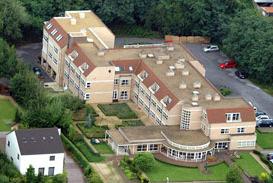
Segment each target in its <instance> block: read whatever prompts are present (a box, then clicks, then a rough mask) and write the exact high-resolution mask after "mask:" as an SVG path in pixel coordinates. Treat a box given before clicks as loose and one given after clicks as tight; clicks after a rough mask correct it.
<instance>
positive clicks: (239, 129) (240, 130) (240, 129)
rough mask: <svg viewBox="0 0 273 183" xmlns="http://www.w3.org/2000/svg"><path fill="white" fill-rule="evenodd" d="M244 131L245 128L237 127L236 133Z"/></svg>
mask: <svg viewBox="0 0 273 183" xmlns="http://www.w3.org/2000/svg"><path fill="white" fill-rule="evenodd" d="M244 132H245V128H237V133H244Z"/></svg>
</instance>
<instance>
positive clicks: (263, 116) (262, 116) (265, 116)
mask: <svg viewBox="0 0 273 183" xmlns="http://www.w3.org/2000/svg"><path fill="white" fill-rule="evenodd" d="M261 119H269V117H268V116H267V115H260V116H258V117H256V121H259V120H261Z"/></svg>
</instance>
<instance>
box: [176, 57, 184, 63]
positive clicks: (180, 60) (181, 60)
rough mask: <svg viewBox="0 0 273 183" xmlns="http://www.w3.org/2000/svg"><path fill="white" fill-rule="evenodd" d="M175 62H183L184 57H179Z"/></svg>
mask: <svg viewBox="0 0 273 183" xmlns="http://www.w3.org/2000/svg"><path fill="white" fill-rule="evenodd" d="M177 62H180V63H183V62H185V59H184V58H179V59H178V61H177Z"/></svg>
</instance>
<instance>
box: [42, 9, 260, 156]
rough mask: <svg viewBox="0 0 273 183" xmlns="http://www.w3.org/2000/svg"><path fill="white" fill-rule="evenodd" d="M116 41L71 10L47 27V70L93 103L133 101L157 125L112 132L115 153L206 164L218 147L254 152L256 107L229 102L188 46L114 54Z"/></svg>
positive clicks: (95, 21) (86, 14) (96, 22)
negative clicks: (151, 154)
mask: <svg viewBox="0 0 273 183" xmlns="http://www.w3.org/2000/svg"><path fill="white" fill-rule="evenodd" d="M114 41H115V36H114V34H113V33H112V32H111V31H110V30H109V29H108V28H107V27H106V26H105V25H104V24H103V23H102V21H101V20H100V19H99V18H98V17H97V16H96V15H95V14H94V13H93V12H91V11H67V12H65V16H64V17H54V18H52V19H51V20H50V21H48V22H45V25H44V38H43V50H42V65H43V66H44V68H45V69H46V70H47V71H48V72H49V73H50V74H51V76H52V77H53V78H54V79H55V81H56V82H57V83H58V84H59V85H60V86H61V87H64V89H69V90H70V91H71V92H72V93H73V94H74V95H76V96H78V97H80V98H81V99H84V100H86V102H87V103H111V102H113V101H124V102H126V101H128V100H132V101H134V102H135V103H136V104H137V105H138V106H139V107H140V108H141V109H142V110H143V111H144V112H145V113H146V114H147V116H148V117H149V119H150V120H151V121H153V122H154V123H155V126H152V127H137V128H120V129H118V130H109V131H107V134H108V135H109V144H111V146H112V148H113V149H114V150H115V151H116V153H117V154H128V153H135V152H140V151H153V152H162V153H163V154H165V155H166V156H168V157H171V158H175V159H178V160H184V161H185V160H186V161H200V160H204V159H205V158H206V156H207V154H213V153H214V151H215V149H216V150H220V149H230V150H246V149H248V150H249V149H254V148H255V142H256V134H255V125H256V122H255V114H254V110H253V108H252V107H251V106H250V105H249V104H248V103H247V102H246V101H244V100H243V99H242V98H225V97H223V96H222V95H221V94H220V93H219V91H218V90H217V89H216V88H215V87H214V86H213V85H212V84H211V83H210V82H209V81H208V80H207V79H206V78H205V74H206V71H205V68H204V67H203V66H202V65H201V64H200V63H199V61H197V60H195V59H194V58H193V57H192V56H191V54H190V53H189V52H188V51H187V50H186V49H185V47H184V46H183V45H182V44H175V43H163V44H157V45H131V46H127V47H126V48H115V46H114ZM195 137H196V138H195ZM197 137H198V138H197Z"/></svg>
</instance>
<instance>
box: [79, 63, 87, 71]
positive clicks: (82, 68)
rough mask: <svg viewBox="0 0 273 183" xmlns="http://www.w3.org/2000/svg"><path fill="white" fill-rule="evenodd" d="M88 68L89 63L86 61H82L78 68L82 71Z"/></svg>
mask: <svg viewBox="0 0 273 183" xmlns="http://www.w3.org/2000/svg"><path fill="white" fill-rule="evenodd" d="M88 68H89V65H88V64H87V63H83V64H82V65H81V66H80V67H79V69H80V71H81V72H82V73H84V72H85V71H86V70H87V69H88Z"/></svg>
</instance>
